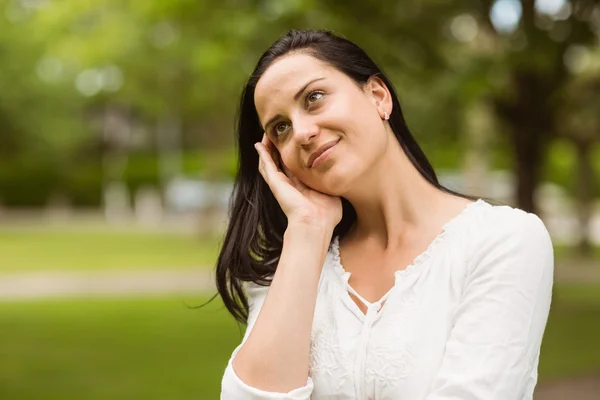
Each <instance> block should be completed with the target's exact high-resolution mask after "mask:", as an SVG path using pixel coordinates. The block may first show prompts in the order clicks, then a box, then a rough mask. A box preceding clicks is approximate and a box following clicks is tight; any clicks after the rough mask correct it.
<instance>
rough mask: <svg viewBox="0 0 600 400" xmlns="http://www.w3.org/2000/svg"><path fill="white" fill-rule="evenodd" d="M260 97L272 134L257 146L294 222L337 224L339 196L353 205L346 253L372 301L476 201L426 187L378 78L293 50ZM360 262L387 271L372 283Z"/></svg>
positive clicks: (263, 81)
mask: <svg viewBox="0 0 600 400" xmlns="http://www.w3.org/2000/svg"><path fill="white" fill-rule="evenodd" d="M311 81H314V82H312V83H310V84H309V85H308V86H307V87H306V88H305V89H304V90H303V91H302V92H301V94H300V96H299V97H298V98H297V99H295V98H294V96H295V95H296V94H297V92H298V91H300V90H301V89H302V88H304V87H305V85H306V84H307V83H309V82H311ZM254 100H255V105H256V109H257V112H258V115H259V119H260V122H261V125H262V126H263V128H264V129H265V132H266V134H265V135H264V136H263V140H262V142H261V143H260V144H257V146H256V147H257V150H258V152H259V155H260V165H259V170H260V172H261V174H262V175H263V177H264V178H265V180H266V182H267V183H268V185H269V187H270V188H271V190H272V191H273V194H274V195H275V197H276V199H277V200H278V202H279V204H280V205H281V207H282V209H283V211H284V212H285V214H286V215H287V217H288V219H290V220H293V221H297V220H303V221H314V223H319V224H325V225H327V227H328V228H329V229H331V230H332V229H333V227H335V225H336V224H337V223H338V222H339V221H340V219H341V216H342V210H341V201H340V199H339V197H344V198H345V199H347V200H348V201H349V202H350V203H351V204H352V206H353V207H354V209H355V210H356V213H357V221H356V224H355V225H354V226H353V227H352V229H351V231H350V232H349V234H347V235H346V236H345V237H344V239H343V241H342V243H341V251H342V256H343V263H344V267H345V268H346V270H351V271H352V273H353V275H352V279H354V280H355V284H354V285H353V286H354V287H355V289H356V290H357V291H359V292H360V291H361V290H359V288H358V287H357V286H364V288H365V289H364V290H365V291H366V292H368V291H369V290H370V291H371V292H370V293H365V294H363V296H364V297H366V298H367V299H369V298H370V300H372V301H374V300H378V298H379V297H380V296H381V295H382V294H383V293H385V291H386V290H387V288H389V287H391V286H392V285H393V282H392V279H393V278H392V277H391V276H390V274H391V273H392V272H393V271H394V270H397V269H399V268H401V266H402V265H404V266H406V265H408V264H409V263H410V262H412V260H413V259H414V257H416V256H417V255H418V254H420V253H421V252H422V251H424V250H425V248H426V247H427V245H428V244H429V243H430V242H431V240H433V239H434V238H435V236H436V235H438V234H439V232H440V230H441V228H442V226H443V225H444V224H445V223H446V222H447V221H448V220H450V219H451V218H452V217H454V216H455V215H456V214H458V213H459V212H460V211H461V210H462V209H463V208H464V207H465V206H466V205H467V204H468V203H469V202H470V200H466V199H463V198H460V197H457V196H454V195H450V194H446V193H444V192H442V191H441V190H439V189H437V188H435V187H434V186H432V185H431V184H429V182H427V181H426V180H425V179H424V178H423V177H422V176H421V174H420V173H419V172H418V171H417V170H416V168H415V167H414V166H413V164H412V163H411V162H410V160H409V159H408V158H407V156H406V154H405V153H404V151H403V150H402V148H401V147H400V144H399V143H398V140H397V139H396V137H395V136H394V133H393V131H392V129H391V127H390V125H389V123H388V122H387V121H386V120H385V118H384V116H385V113H387V114H389V115H391V114H392V113H393V112H394V110H393V109H392V108H393V106H392V99H391V96H390V92H389V90H388V88H387V87H386V85H385V84H384V83H383V81H381V79H379V78H376V77H371V78H370V79H369V80H368V81H367V82H366V83H365V84H364V85H362V87H360V86H359V85H357V84H356V83H355V82H354V81H353V80H352V79H351V78H349V77H348V76H347V75H345V74H344V73H342V72H340V71H339V70H337V69H335V68H334V67H332V66H330V65H328V64H327V63H325V62H323V61H320V60H318V59H316V58H314V57H312V56H310V55H308V54H306V53H302V52H295V53H291V54H289V55H286V56H284V57H282V58H280V59H278V60H276V61H275V62H274V63H273V64H272V65H271V66H270V67H269V68H268V69H267V70H266V71H265V73H264V74H263V76H262V77H261V78H260V80H259V82H258V84H257V86H256V90H255V96H254ZM275 116H279V117H278V118H277V119H276V120H274V121H273V122H272V123H269V121H271V120H272V119H273V118H274V117H275ZM265 124H268V126H265ZM338 139H339V142H338V143H337V144H336V146H335V147H334V148H333V151H332V152H331V154H330V156H329V158H328V159H327V160H326V161H325V162H323V163H321V164H320V165H319V166H317V167H316V168H309V167H308V166H307V160H308V158H309V156H310V154H311V153H312V152H313V151H314V150H316V149H317V148H319V147H320V146H322V145H323V144H325V143H328V142H330V141H332V140H338ZM345 249H347V251H344V250H345ZM359 259H363V260H364V259H366V260H371V262H369V264H370V265H371V267H369V268H372V266H373V265H380V266H381V267H380V268H381V272H382V273H383V274H384V275H386V276H387V278H386V279H385V280H384V281H381V280H380V281H379V282H377V281H375V282H374V281H373V279H377V278H376V277H375V278H366V276H367V275H365V274H362V275H361V274H360V269H361V266H363V267H362V269H363V270H364V269H365V268H364V262H362V261H360V262H359ZM352 260H354V261H355V262H353V261H352ZM371 271H372V269H371ZM368 275H369V276H373V275H374V274H372V273H369V274H368ZM361 276H362V277H365V278H364V279H363V278H361ZM375 276H377V274H375ZM369 279H370V280H371V281H370V282H367V280H369ZM357 280H358V281H357ZM360 280H363V283H364V284H361V283H360ZM369 288H371V289H369Z"/></svg>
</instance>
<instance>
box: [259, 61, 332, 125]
mask: <svg viewBox="0 0 600 400" xmlns="http://www.w3.org/2000/svg"><path fill="white" fill-rule="evenodd" d="M340 74H341V72H339V71H337V70H336V69H335V68H333V67H332V66H331V65H329V64H327V63H325V62H323V61H321V60H319V59H316V58H314V57H313V56H310V55H308V54H303V53H295V54H290V55H286V56H284V57H282V58H280V59H278V60H276V61H275V62H274V63H273V64H272V65H271V66H269V68H267V70H266V71H265V72H264V74H263V76H262V77H261V78H260V79H259V81H258V83H257V85H256V89H255V91H254V103H255V104H256V109H257V110H258V111H259V113H260V110H261V108H263V107H264V106H265V105H266V103H268V102H269V100H274V99H275V98H279V99H280V100H283V98H281V96H288V97H290V98H291V97H293V96H294V94H296V91H297V90H298V89H300V88H301V87H302V86H303V85H305V84H306V83H307V82H309V81H311V80H312V79H316V78H323V77H325V78H329V77H333V76H338V75H340Z"/></svg>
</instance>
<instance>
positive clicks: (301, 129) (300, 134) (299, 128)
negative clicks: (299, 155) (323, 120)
mask: <svg viewBox="0 0 600 400" xmlns="http://www.w3.org/2000/svg"><path fill="white" fill-rule="evenodd" d="M292 129H293V132H294V140H296V142H297V143H298V144H299V145H301V146H306V145H308V144H310V143H311V142H312V141H313V140H314V138H315V137H317V135H318V134H319V126H318V125H317V124H316V121H314V119H312V118H310V117H308V116H306V115H304V116H298V117H296V118H295V119H294V120H293V121H292Z"/></svg>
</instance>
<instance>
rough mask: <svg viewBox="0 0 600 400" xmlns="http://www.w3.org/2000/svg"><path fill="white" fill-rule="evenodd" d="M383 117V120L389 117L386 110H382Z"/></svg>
mask: <svg viewBox="0 0 600 400" xmlns="http://www.w3.org/2000/svg"><path fill="white" fill-rule="evenodd" d="M383 119H384V120H386V121H387V120H388V119H390V115H389V114H388V113H387V111H384V112H383Z"/></svg>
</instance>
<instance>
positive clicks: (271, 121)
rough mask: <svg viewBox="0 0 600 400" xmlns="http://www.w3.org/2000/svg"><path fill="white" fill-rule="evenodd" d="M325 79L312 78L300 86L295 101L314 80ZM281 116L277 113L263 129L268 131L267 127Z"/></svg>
mask: <svg viewBox="0 0 600 400" xmlns="http://www.w3.org/2000/svg"><path fill="white" fill-rule="evenodd" d="M323 79H325V77H321V78H315V79H312V80H310V81H309V82H308V83H307V84H306V85H304V86H302V87H301V88H300V90H298V91H297V92H296V94H295V95H294V101H297V100H298V99H299V98H300V96H301V95H302V93H304V91H305V90H306V88H307V87H309V86H310V85H311V84H312V83H314V82H317V81H321V80H323ZM279 118H281V114H277V115H275V116H274V117H273V118H271V119H270V120H269V121H268V122H267V123H266V124H265V126H264V128H263V130H264V131H265V132H266V131H267V128H268V127H269V126H270V125H271V124H272V123H273V122H275V121H277V120H278V119H279Z"/></svg>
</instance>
